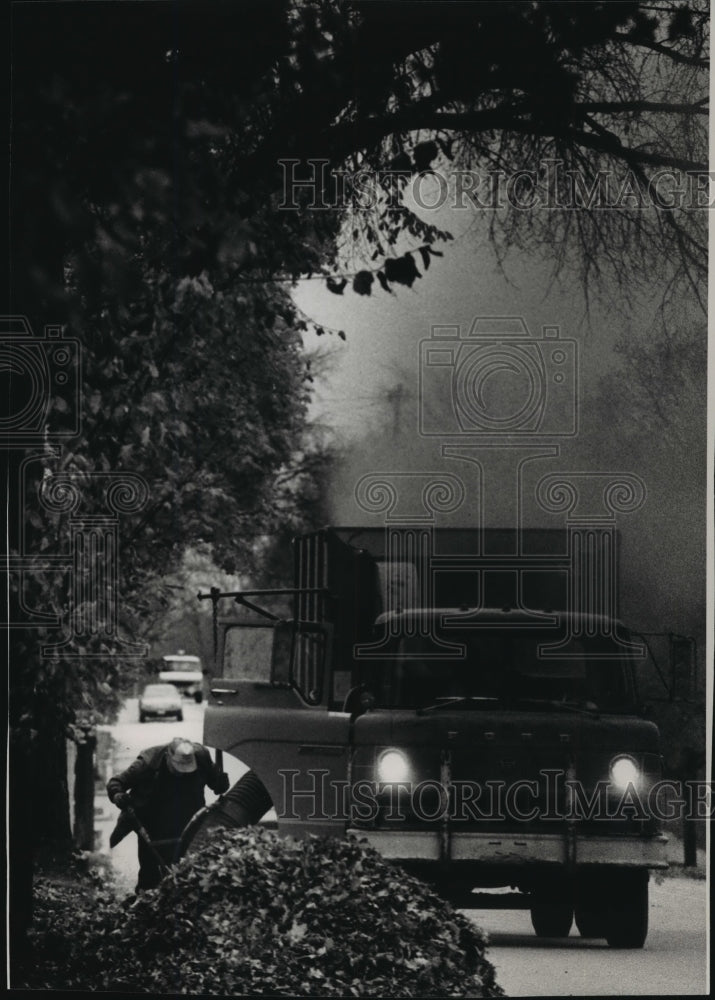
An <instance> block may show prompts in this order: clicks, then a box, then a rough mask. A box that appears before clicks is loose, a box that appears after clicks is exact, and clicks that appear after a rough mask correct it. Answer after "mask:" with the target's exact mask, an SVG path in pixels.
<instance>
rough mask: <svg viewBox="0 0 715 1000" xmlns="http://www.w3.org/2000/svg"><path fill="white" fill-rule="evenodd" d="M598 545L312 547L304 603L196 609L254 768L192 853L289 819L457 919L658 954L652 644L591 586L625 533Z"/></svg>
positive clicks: (218, 716)
mask: <svg viewBox="0 0 715 1000" xmlns="http://www.w3.org/2000/svg"><path fill="white" fill-rule="evenodd" d="M581 541H582V542H583V539H581ZM586 542H587V544H585V546H584V545H582V544H581V543H579V544H578V545H576V542H575V541H574V538H573V537H567V535H566V534H565V533H564V532H562V531H560V530H556V529H544V530H537V529H533V530H527V529H524V530H523V531H522V532H520V533H518V537H516V536H515V534H514V532H510V531H502V532H499V531H498V530H491V531H489V530H487V529H481V530H479V531H477V530H476V529H468V528H465V529H457V528H444V529H441V528H430V529H428V530H427V529H423V528H414V527H410V526H409V525H408V526H405V527H402V528H400V527H390V528H389V529H385V528H383V527H333V528H326V529H322V530H320V531H317V532H312V533H307V534H305V535H302V536H300V537H298V538H296V539H294V541H293V548H294V567H295V568H294V579H293V581H292V586H290V587H285V588H278V589H264V590H245V591H235V592H221V591H220V590H218V589H216V588H213V589H211V590H210V591H209V592H206V593H203V594H200V595H199V597H200V598H201V599H204V600H210V601H211V602H212V606H213V614H214V634H215V663H214V672H213V676H212V677H211V680H210V683H209V688H210V695H209V701H208V705H207V708H206V713H205V721H204V743H205V744H206V745H208V746H210V747H214V748H216V749H217V750H218V751H220V752H227V753H229V754H231V755H233V756H234V757H236V758H238V759H239V760H240V761H241V762H242V763H243V764H244V765H245V766H246V767H247V768H248V771H247V772H246V774H245V775H244V776H243V777H242V778H241V779H240V780H239V781H238V782H237V783H236V784H235V785H234V786H233V788H232V789H231V790H230V791H229V792H228V793H227V794H226V795H225V796H223V797H222V799H221V800H219V802H218V803H217V804H216V808H214V809H212V810H208V811H207V814H206V815H205V816H204V817H203V818H202V821H201V823H200V824H198V826H196V827H195V828H194V829H192V830H190V831H189V833H188V840H187V843H189V844H190V845H191V847H192V849H193V848H195V847H196V846H197V845H199V844H200V843H201V841H202V838H204V837H205V836H207V835H208V831H210V829H212V828H213V827H215V826H228V827H236V826H245V825H249V824H253V823H257V822H258V821H260V820H261V818H262V817H264V816H265V815H266V814H267V813H268V812H269V810H275V816H276V822H277V827H278V830H279V832H281V833H283V834H285V835H287V836H297V837H300V836H305V835H307V834H316V835H323V836H337V837H345V836H350V835H352V836H355V837H358V838H359V839H360V840H364V841H366V842H367V844H368V845H370V846H372V847H374V848H375V849H376V850H377V851H379V852H380V854H381V855H383V856H384V857H385V858H386V859H389V860H390V861H391V862H394V863H395V864H397V865H400V866H402V867H403V868H404V869H406V870H409V871H411V872H413V873H415V874H417V875H418V876H420V877H422V878H424V879H425V880H427V881H428V882H429V883H430V884H431V885H432V886H433V887H434V888H435V889H436V890H437V891H438V892H440V893H441V894H443V895H444V896H445V897H446V898H448V899H449V900H450V901H451V902H453V903H454V905H455V906H458V907H460V908H482V907H486V906H512V907H521V908H524V909H528V910H529V911H530V915H531V922H532V924H533V928H534V931H535V933H536V934H537V935H538V936H540V937H562V936H565V935H568V934H569V932H570V929H571V927H572V924H573V922H574V921H575V923H576V927H577V929H578V931H579V933H580V934H581V935H582V936H584V937H594V938H605V940H606V941H607V942H608V944H609V945H610V946H611V947H614V948H640V947H642V946H643V944H644V942H645V940H646V936H647V931H648V887H649V875H650V872H652V871H654V870H658V869H664V868H667V861H666V857H665V851H664V847H665V843H666V838H665V837H664V835H663V833H662V830H661V824H660V820H659V812H658V808H657V803H658V794H659V790H660V787H661V785H662V784H663V783H662V782H661V778H662V756H661V748H660V737H659V732H658V728H657V726H656V725H655V723H654V722H653V721H652V720H651V719H649V718H646V717H645V715H646V713H645V712H644V707H643V704H642V699H641V698H640V696H639V688H638V675H639V673H640V672H641V670H642V668H643V662H644V657H645V656H646V645H647V644H646V642H644V641H643V640H641V639H640V638H639V637H638V636H637V635H635V634H634V633H633V632H632V631H630V630H629V629H628V628H627V627H626V626H625V625H624V624H623V623H622V622H621V621H620V620H619V619H618V618H617V617H616V616H615V614H614V612H615V597H614V595H615V593H616V590H615V587H614V585H613V581H612V580H610V579H609V580H606V581H605V582H604V581H601V582H600V583H599V581H598V579H597V574H594V568H593V567H594V565H595V564H598V565H601V564H603V556H604V552H606V555H607V556H608V559H607V560H606V561H608V560H610V559H611V558H612V557H613V556H614V552H615V550H614V549H613V536H612V534H611V535H609V536H608V537H606V536H604V538H597V537H596V538H595V540H594V539H593V538H592V539H591V541H590V542H588V539H587V540H586ZM589 546H590V548H589ZM599 546H600V547H601V550H600V551H599ZM604 546H605V549H604V548H603V547H604ZM575 549H578V551H575ZM584 552H586V553H587V554H588V552H591V556H590V557H589V559H586V560H585V562H584ZM604 608H606V609H608V610H609V612H610V613H608V614H606V613H604ZM229 612H230V613H229ZM679 638H681V639H682V637H679ZM681 645H682V643H681ZM681 661H682V657H681ZM678 669H680V670H681V671H682V670H685V671H686V672H687V671H688V670H692V664H688V665H686V666H683V665H682V662H681V666H680V667H679V668H678ZM185 846H186V845H185Z"/></svg>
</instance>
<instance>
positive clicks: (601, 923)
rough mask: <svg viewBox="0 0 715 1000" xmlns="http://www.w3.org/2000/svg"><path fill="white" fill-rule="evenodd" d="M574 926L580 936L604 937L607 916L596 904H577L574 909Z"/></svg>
mask: <svg viewBox="0 0 715 1000" xmlns="http://www.w3.org/2000/svg"><path fill="white" fill-rule="evenodd" d="M574 918H575V920H576V927H577V928H578V932H579V934H580V935H581V937H582V938H605V936H606V926H607V922H608V921H607V916H606V914H605V913H604V911H603V909H602V908H600V909H599V908H598V907H597V906H593V907H590V906H577V907H576V909H575V911H574Z"/></svg>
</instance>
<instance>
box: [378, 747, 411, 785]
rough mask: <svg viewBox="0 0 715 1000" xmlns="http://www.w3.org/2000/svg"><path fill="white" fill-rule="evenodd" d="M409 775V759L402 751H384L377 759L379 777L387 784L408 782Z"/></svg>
mask: <svg viewBox="0 0 715 1000" xmlns="http://www.w3.org/2000/svg"><path fill="white" fill-rule="evenodd" d="M409 773H410V767H409V764H408V763H407V758H406V757H405V755H404V754H403V753H402V751H401V750H384V751H383V752H382V753H381V754H380V756H379V757H378V758H377V776H378V778H379V780H380V781H383V782H385V784H392V783H393V782H396V781H406V780H407V777H408V775H409Z"/></svg>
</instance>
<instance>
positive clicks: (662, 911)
mask: <svg viewBox="0 0 715 1000" xmlns="http://www.w3.org/2000/svg"><path fill="white" fill-rule="evenodd" d="M650 900H651V901H650V912H649V922H650V931H649V933H648V938H647V940H646V943H645V947H644V948H643V949H642V950H640V951H620V950H617V949H613V948H609V947H608V945H607V944H606V943H605V941H594V940H584V939H583V938H581V937H579V935H578V932H577V931H576V930H575V928H572V931H571V934H570V936H569V937H568V938H562V939H559V940H556V941H553V940H547V939H544V938H537V937H536V935H535V934H534V932H533V930H532V927H531V919H530V917H529V911H528V910H481V911H476V910H470V911H464V912H465V915H466V916H468V917H469V919H471V920H474V922H475V923H477V924H478V925H479V926H480V927H481V928H482V929H483V930H484V931H486V932H487V934H488V936H489V941H490V948H489V953H488V954H489V959H490V961H491V962H492V963H493V964H494V966H495V968H496V973H497V982H498V983H499V985H500V986H501V987H502V989H503V990H504V991H505V992H506V994H507V995H508V996H514V997H525V996H646V995H650V996H697V995H707V994H708V993H709V987H708V973H707V947H708V940H707V923H706V920H707V911H706V905H707V893H706V883H705V881H704V880H697V879H693V878H688V877H666V878H662V880H661V881H660V884H659V883H658V882H656V881H654V880H653V879H651V887H650Z"/></svg>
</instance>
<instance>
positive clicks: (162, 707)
mask: <svg viewBox="0 0 715 1000" xmlns="http://www.w3.org/2000/svg"><path fill="white" fill-rule="evenodd" d="M172 715H173V716H174V718H175V719H177V720H178V721H179V722H182V721H183V718H184V712H183V709H182V707H181V695H180V694H179V692H178V691H177V689H176V688H175V687H174V685H173V684H147V686H146V687H145V688H144V691H143V692H142V695H141V697H140V698H139V721H140V722H146V720H147V719H148V718H149V717H150V716H156V717H157V718H166V717H168V716H172Z"/></svg>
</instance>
